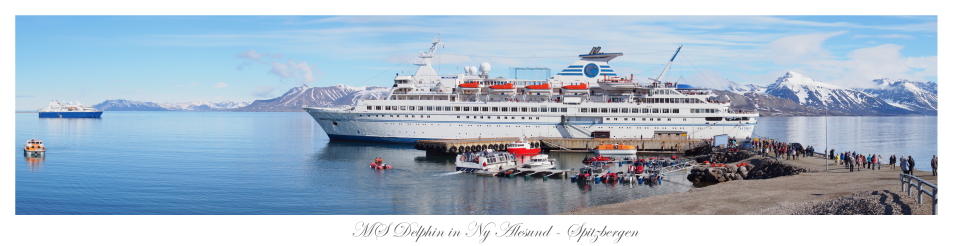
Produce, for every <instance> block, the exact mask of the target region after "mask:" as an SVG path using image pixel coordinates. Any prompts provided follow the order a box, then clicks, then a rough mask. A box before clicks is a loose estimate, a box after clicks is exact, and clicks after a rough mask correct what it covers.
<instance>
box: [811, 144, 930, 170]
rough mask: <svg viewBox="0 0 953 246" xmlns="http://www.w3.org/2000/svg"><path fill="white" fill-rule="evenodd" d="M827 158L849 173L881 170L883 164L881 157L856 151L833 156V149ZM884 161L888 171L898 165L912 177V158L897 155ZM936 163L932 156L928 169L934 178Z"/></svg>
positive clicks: (913, 162) (913, 165) (913, 164)
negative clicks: (886, 163) (863, 170)
mask: <svg viewBox="0 0 953 246" xmlns="http://www.w3.org/2000/svg"><path fill="white" fill-rule="evenodd" d="M828 158H829V159H831V160H834V164H835V165H844V166H845V168H849V169H850V171H851V172H853V171H854V169H855V168H856V169H857V171H860V170H861V169H870V170H875V169H876V170H881V167H882V166H883V163H884V160H883V156H881V155H877V154H867V155H866V156H865V155H864V154H857V152H856V151H853V152H852V151H847V152H843V153H836V154H835V153H834V149H831V150H830V154H829V155H828ZM886 161H887V162H888V165H890V169H896V168H897V166H898V164H899V166H900V171H902V172H903V173H906V174H909V175H913V170H914V169H913V168H914V167H915V166H916V162H915V161H914V160H913V156H904V155H900V158H897V155H891V156H889V157H888V158H887V160H886ZM937 162H938V160H937V157H936V155H933V159H931V160H930V168H931V169H933V176H936V169H937V164H938V163H937Z"/></svg>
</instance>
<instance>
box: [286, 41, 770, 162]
mask: <svg viewBox="0 0 953 246" xmlns="http://www.w3.org/2000/svg"><path fill="white" fill-rule="evenodd" d="M439 44H442V43H441V42H440V38H439V36H438V37H437V38H436V39H434V40H433V42H432V46H431V47H430V50H429V51H428V52H420V55H419V58H420V60H418V61H416V62H415V63H414V65H416V66H417V71H416V73H414V74H413V75H398V76H396V78H394V85H393V88H392V89H391V91H390V94H389V95H388V96H387V97H386V98H383V99H376V100H374V99H360V100H358V101H357V102H356V103H355V105H353V106H351V107H348V108H316V107H307V106H306V107H304V110H305V111H307V112H308V113H309V114H310V115H311V116H312V117H313V118H314V119H315V121H317V122H318V124H319V125H321V127H322V128H323V129H324V131H325V132H326V133H327V134H328V137H329V138H330V139H332V140H350V141H368V142H395V143H413V142H416V141H417V140H430V139H466V138H501V137H521V136H526V137H551V138H591V137H593V136H596V135H599V136H603V137H604V136H608V137H611V138H652V136H655V135H657V134H660V135H679V136H686V137H689V138H693V139H707V138H712V137H713V136H715V135H721V134H727V135H729V136H731V137H735V138H739V139H744V138H746V137H750V136H751V134H752V132H753V131H754V125H755V124H756V123H757V121H756V117H757V116H758V113H757V112H737V111H733V110H731V109H729V106H730V101H729V100H727V98H725V97H722V98H719V97H717V96H714V95H713V94H712V93H711V91H710V90H708V89H700V88H691V87H690V86H684V85H678V84H677V83H671V82H663V81H660V79H661V78H664V76H665V73H666V72H667V71H668V68H669V67H670V66H671V64H672V62H673V61H674V60H675V57H676V56H677V55H678V51H679V50H681V47H679V49H678V50H676V51H675V55H673V56H672V59H670V60H669V61H668V64H667V65H666V67H665V69H663V70H662V73H661V74H660V75H659V77H658V78H649V79H647V80H646V81H638V80H635V79H634V78H633V76H631V75H630V76H628V77H619V76H618V75H617V74H616V72H615V71H614V70H613V69H612V67H611V66H610V65H609V61H611V60H612V59H614V58H616V57H619V56H622V53H603V52H601V47H593V48H592V50H590V51H589V53H587V54H582V55H579V60H577V61H576V62H574V63H572V64H570V65H568V66H567V67H566V68H565V69H562V70H561V71H560V72H559V73H557V74H556V75H555V76H553V77H551V78H548V79H546V80H520V79H506V78H502V77H499V78H490V77H489V75H488V74H489V72H490V69H491V67H490V64H489V63H486V62H484V63H482V64H480V66H479V67H470V66H468V67H465V69H464V70H465V72H464V73H460V74H449V75H439V74H437V72H435V71H434V69H433V67H431V60H432V59H433V57H434V55H435V51H436V49H437V46H438V45H439Z"/></svg>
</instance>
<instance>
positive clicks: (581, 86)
mask: <svg viewBox="0 0 953 246" xmlns="http://www.w3.org/2000/svg"><path fill="white" fill-rule="evenodd" d="M563 89H565V90H588V89H589V87H588V86H586V84H578V85H567V86H563Z"/></svg>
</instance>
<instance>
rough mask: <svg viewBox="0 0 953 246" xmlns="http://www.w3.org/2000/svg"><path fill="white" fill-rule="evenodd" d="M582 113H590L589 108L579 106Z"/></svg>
mask: <svg viewBox="0 0 953 246" xmlns="http://www.w3.org/2000/svg"><path fill="white" fill-rule="evenodd" d="M579 112H580V113H589V108H579Z"/></svg>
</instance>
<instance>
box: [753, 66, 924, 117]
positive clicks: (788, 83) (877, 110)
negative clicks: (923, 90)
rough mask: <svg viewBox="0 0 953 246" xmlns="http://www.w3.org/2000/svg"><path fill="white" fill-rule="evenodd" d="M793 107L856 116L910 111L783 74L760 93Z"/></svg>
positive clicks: (838, 88)
mask: <svg viewBox="0 0 953 246" xmlns="http://www.w3.org/2000/svg"><path fill="white" fill-rule="evenodd" d="M764 93H765V94H768V95H773V96H776V97H780V98H787V99H790V100H791V101H794V102H795V103H798V104H800V105H805V106H811V107H815V108H819V109H826V110H832V111H841V112H847V113H852V114H860V115H893V114H912V113H915V112H913V111H910V110H907V109H904V108H900V107H896V106H894V105H891V104H890V103H887V102H886V101H884V100H881V99H879V98H877V97H876V96H873V95H870V94H867V93H866V92H863V91H859V90H856V89H851V88H845V87H840V86H836V85H832V84H827V83H822V82H819V81H816V80H814V79H811V78H809V77H807V76H804V75H801V74H798V73H795V72H787V73H786V74H784V76H781V77H780V78H778V79H777V80H776V81H775V82H774V84H771V85H768V86H767V87H766V90H765V92H764Z"/></svg>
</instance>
